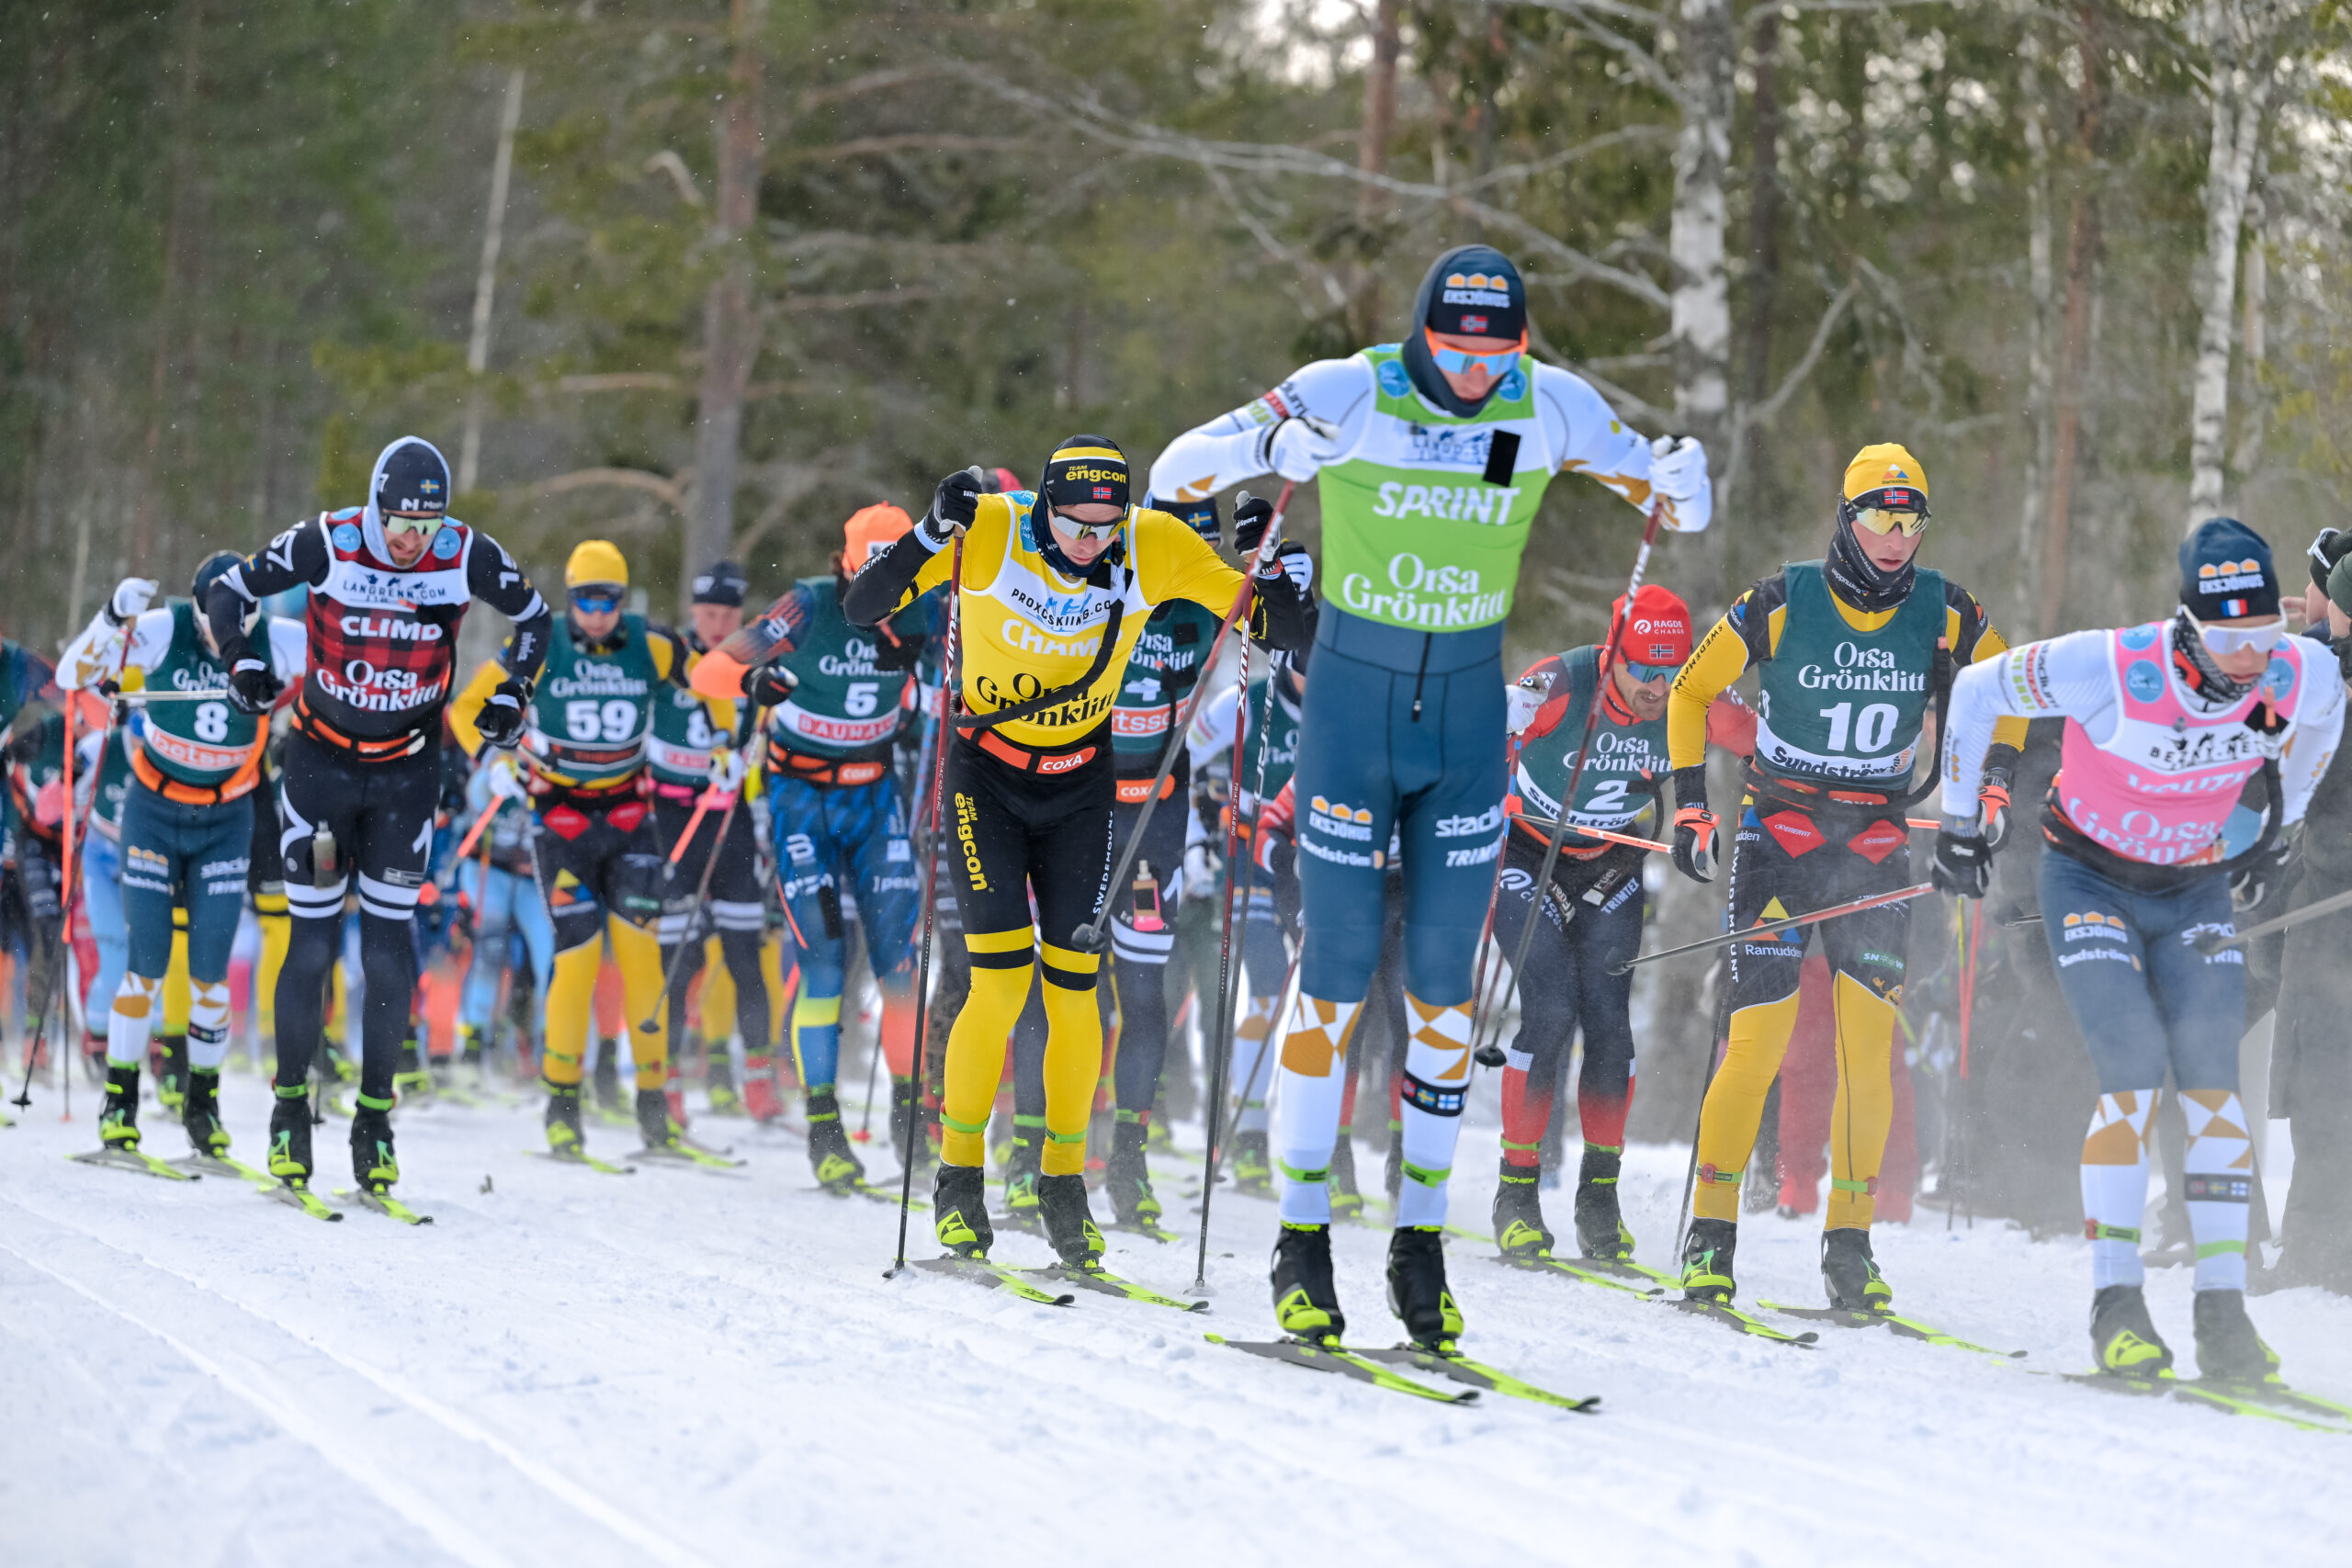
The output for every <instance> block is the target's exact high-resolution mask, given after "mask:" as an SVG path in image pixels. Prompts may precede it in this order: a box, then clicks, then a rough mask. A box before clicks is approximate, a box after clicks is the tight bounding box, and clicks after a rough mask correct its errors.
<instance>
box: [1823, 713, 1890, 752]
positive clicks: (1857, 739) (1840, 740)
mask: <svg viewBox="0 0 2352 1568" xmlns="http://www.w3.org/2000/svg"><path fill="white" fill-rule="evenodd" d="M1821 716H1822V717H1824V718H1826V719H1827V720H1828V721H1829V749H1830V750H1832V751H1843V750H1848V749H1849V748H1848V747H1847V745H1846V741H1847V739H1848V731H1849V728H1850V730H1851V732H1852V735H1851V738H1852V739H1853V742H1854V744H1853V746H1852V748H1851V750H1856V751H1859V752H1860V753H1861V754H1862V755H1863V756H1865V757H1873V756H1876V755H1877V754H1878V753H1879V752H1881V751H1883V750H1886V743H1887V742H1888V741H1890V740H1892V739H1894V721H1895V719H1896V718H1897V717H1898V716H1900V715H1899V713H1898V711H1897V709H1896V708H1895V705H1894V704H1893V703H1872V704H1871V705H1870V706H1868V707H1866V708H1864V709H1863V710H1862V713H1861V717H1860V719H1859V720H1857V719H1856V718H1855V716H1854V705H1853V704H1851V703H1839V704H1838V705H1837V706H1836V707H1834V708H1823V709H1822V710H1821Z"/></svg>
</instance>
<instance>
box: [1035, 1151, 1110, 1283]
mask: <svg viewBox="0 0 2352 1568" xmlns="http://www.w3.org/2000/svg"><path fill="white" fill-rule="evenodd" d="M1037 1213H1038V1214H1039V1216H1040V1217H1041V1218H1043V1219H1044V1221H1045V1222H1046V1240H1047V1241H1049V1242H1051V1243H1053V1246H1054V1251H1055V1252H1056V1253H1057V1254H1058V1255H1060V1258H1061V1260H1062V1267H1063V1268H1065V1269H1100V1268H1102V1267H1103V1233H1102V1232H1101V1231H1099V1230H1097V1229H1095V1227H1094V1216H1093V1215H1092V1214H1090V1213H1087V1210H1086V1178H1085V1177H1084V1176H1082V1175H1080V1174H1079V1173H1078V1172H1076V1171H1073V1172H1071V1173H1070V1174H1069V1175H1068V1176H1040V1177H1039V1178H1037Z"/></svg>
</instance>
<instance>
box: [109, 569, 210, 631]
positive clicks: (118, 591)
mask: <svg viewBox="0 0 2352 1568" xmlns="http://www.w3.org/2000/svg"><path fill="white" fill-rule="evenodd" d="M157 586H158V585H157V583H156V582H155V580H154V579H153V578H150V577H126V578H124V579H123V580H122V581H120V582H118V583H116V584H115V587H114V596H113V597H112V598H110V599H108V600H107V625H108V626H128V625H130V623H131V622H132V621H135V620H137V619H138V618H139V617H140V616H141V615H145V614H146V613H147V606H148V605H150V604H153V603H154V602H155V589H156V587H157ZM203 613H204V607H203V606H202V605H198V606H197V614H198V615H202V614H203Z"/></svg>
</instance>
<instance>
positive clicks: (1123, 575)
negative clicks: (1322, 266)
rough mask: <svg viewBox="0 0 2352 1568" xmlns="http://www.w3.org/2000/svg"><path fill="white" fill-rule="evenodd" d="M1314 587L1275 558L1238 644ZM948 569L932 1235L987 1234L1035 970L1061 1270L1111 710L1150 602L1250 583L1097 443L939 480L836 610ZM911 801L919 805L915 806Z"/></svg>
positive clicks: (1220, 600) (886, 600) (1094, 1059)
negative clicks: (951, 905) (957, 962)
mask: <svg viewBox="0 0 2352 1568" xmlns="http://www.w3.org/2000/svg"><path fill="white" fill-rule="evenodd" d="M1251 507H1253V508H1255V509H1258V512H1257V513H1253V515H1256V514H1259V513H1271V512H1272V508H1271V507H1270V506H1268V505H1267V503H1266V502H1262V501H1260V502H1252V503H1251ZM1243 511H1250V508H1244V509H1243ZM1239 515H1240V513H1237V517H1238V516H1239ZM1261 532H1262V528H1261ZM958 536H960V543H958V544H957V545H956V547H955V548H950V541H951V540H955V539H956V538H957V537H958ZM1311 571H1312V567H1311V566H1310V565H1309V564H1308V558H1307V556H1306V552H1305V551H1304V550H1303V549H1299V548H1298V547H1295V546H1294V547H1290V553H1287V554H1285V555H1283V556H1280V557H1277V558H1275V559H1274V560H1273V561H1272V562H1270V563H1269V565H1268V568H1267V574H1266V575H1264V576H1261V577H1259V578H1257V579H1255V580H1254V581H1253V582H1252V584H1251V585H1252V586H1254V587H1255V590H1256V593H1255V599H1254V603H1253V604H1252V605H1251V607H1250V635H1251V636H1252V637H1257V638H1258V639H1259V640H1260V641H1261V642H1265V643H1268V644H1271V645H1272V646H1273V647H1277V648H1297V647H1303V646H1305V644H1306V639H1307V638H1308V637H1310V636H1311V635H1312V623H1311V621H1310V619H1309V616H1308V614H1307V603H1308V602H1307V600H1306V579H1307V577H1308V575H1309V573H1310V572H1311ZM951 572H954V573H956V574H958V584H957V587H958V592H957V593H956V605H955V612H956V630H955V633H954V635H955V637H956V645H955V646H956V653H955V659H956V676H957V681H958V692H959V694H960V696H961V699H962V700H961V708H960V711H959V713H958V714H957V715H956V719H955V729H956V738H955V740H954V742H953V743H952V744H950V745H948V746H947V747H946V748H945V755H944V759H943V765H944V769H945V779H944V791H945V798H944V820H943V822H942V824H941V831H942V832H944V833H948V834H951V835H953V837H952V840H951V844H952V849H951V851H950V853H949V854H948V856H947V864H948V866H949V867H950V868H951V872H952V874H954V876H955V878H956V905H957V908H958V909H959V911H960V913H961V915H962V917H963V926H964V942H965V946H966V948H967V951H968V953H969V954H970V959H971V965H972V990H971V995H970V997H969V998H968V999H967V1001H966V1002H965V1004H964V1009H963V1011H962V1012H961V1013H960V1014H958V1015H957V1017H956V1025H955V1029H954V1031H953V1032H952V1033H951V1034H950V1035H949V1037H948V1042H947V1063H946V1095H945V1099H944V1104H943V1105H942V1107H941V1113H940V1122H941V1124H942V1126H943V1128H944V1135H943V1138H942V1142H941V1149H940V1167H939V1175H938V1179H937V1183H936V1186H935V1189H934V1196H933V1224H934V1227H935V1229H936V1231H937V1234H938V1236H939V1240H940V1243H941V1245H943V1246H944V1247H948V1248H949V1249H950V1250H951V1251H954V1252H956V1253H960V1254H962V1255H964V1256H967V1257H974V1258H977V1257H982V1256H985V1254H986V1253H987V1251H988V1248H989V1243H990V1242H991V1241H992V1240H993V1239H994V1236H993V1232H992V1231H991V1229H990V1227H989V1216H988V1205H987V1203H986V1201H984V1199H983V1196H982V1186H981V1153H982V1147H981V1145H982V1140H983V1138H984V1136H985V1134H986V1133H987V1128H988V1115H989V1106H990V1104H991V1102H992V1101H993V1100H994V1099H995V1096H996V1089H997V1084H998V1082H999V1081H1000V1080H1001V1077H1002V1076H1003V1072H1004V1051H1005V1041H1006V1037H1007V1036H1008V1035H1009V1034H1010V1033H1011V1032H1012V1026H1013V1022H1014V1021H1015V1020H1016V1019H1018V1018H1019V1017H1020V1014H1021V1009H1022V1004H1023V1002H1024V1001H1025V1000H1026V999H1027V998H1028V995H1029V979H1030V972H1031V970H1032V968H1033V967H1042V968H1043V970H1044V976H1045V1004H1046V1024H1047V1031H1048V1034H1047V1043H1046V1064H1045V1070H1046V1147H1045V1150H1044V1156H1043V1160H1042V1165H1043V1170H1044V1174H1043V1176H1042V1178H1041V1179H1040V1180H1039V1182H1038V1200H1039V1208H1040V1210H1041V1212H1042V1214H1043V1217H1044V1220H1045V1224H1046V1236H1047V1238H1048V1239H1049V1240H1050V1241H1051V1242H1052V1243H1053V1246H1054V1250H1055V1251H1056V1252H1057V1254H1059V1255H1060V1257H1061V1259H1062V1261H1063V1262H1064V1264H1066V1265H1068V1266H1070V1267H1075V1268H1088V1267H1093V1266H1096V1265H1097V1264H1098V1263H1099V1261H1100V1259H1101V1258H1102V1253H1103V1237H1102V1234H1101V1233H1100V1232H1099V1231H1097V1230H1096V1229H1095V1227H1094V1222H1093V1220H1092V1219H1091V1217H1090V1216H1089V1214H1088V1213H1087V1207H1086V1179H1085V1177H1084V1175H1083V1174H1082V1173H1083V1172H1084V1170H1085V1168H1086V1129H1087V1122H1088V1119H1089V1112H1090V1111H1091V1108H1092V1102H1093V1094H1094V1084H1095V1080H1096V1079H1097V1078H1098V1077H1101V1075H1102V1068H1103V1024H1102V1018H1101V1015H1100V1014H1099V1013H1098V1012H1097V1011H1096V1010H1095V996H1094V985H1095V976H1096V970H1097V968H1098V967H1099V965H1100V964H1101V962H1102V959H1101V953H1100V950H1099V949H1100V942H1099V941H1098V942H1096V944H1095V948H1096V950H1095V951H1086V950H1084V949H1082V948H1081V947H1080V946H1078V945H1074V942H1075V941H1076V939H1077V938H1078V936H1079V933H1080V931H1081V929H1082V928H1085V927H1087V926H1089V925H1090V924H1091V922H1092V921H1093V920H1094V919H1095V918H1096V916H1097V914H1098V913H1099V912H1100V910H1101V909H1102V908H1103V900H1104V898H1105V897H1106V895H1107V893H1108V891H1109V883H1110V877H1111V869H1112V863H1113V860H1114V856H1115V855H1116V853H1117V851H1118V848H1119V846H1118V845H1117V844H1116V843H1115V842H1114V834H1113V816H1112V814H1113V809H1114V804H1115V788H1114V785H1115V782H1116V781H1115V776H1114V769H1113V766H1112V755H1111V708H1112V705H1113V704H1114V701H1115V700H1116V698H1117V696H1118V693H1119V684H1120V680H1121V677H1122V676H1123V674H1124V673H1125V670H1126V664H1127V658H1128V655H1129V654H1130V653H1132V652H1133V651H1134V649H1135V644H1136V638H1137V637H1140V636H1141V635H1142V633H1143V628H1144V622H1145V621H1146V620H1147V619H1148V618H1149V616H1150V615H1151V613H1152V610H1153V609H1154V607H1156V606H1158V605H1159V604H1164V603H1166V602H1168V601H1169V600H1171V599H1189V600H1191V601H1192V602H1193V603H1194V604H1200V605H1203V606H1204V607H1205V608H1207V609H1209V610H1212V611H1214V612H1216V614H1217V615H1219V616H1222V615H1225V614H1226V612H1227V611H1228V610H1230V609H1232V608H1233V606H1234V604H1235V601H1236V600H1237V599H1238V597H1239V595H1240V594H1241V592H1243V588H1244V586H1245V580H1244V578H1243V577H1242V575H1241V573H1239V572H1238V571H1236V570H1233V569H1232V568H1231V567H1228V566H1227V565H1226V564H1225V563H1224V562H1223V561H1221V560H1219V559H1218V558H1217V555H1216V550H1215V548H1214V547H1211V546H1210V545H1209V544H1208V543H1207V541H1205V540H1204V539H1203V538H1202V537H1201V536H1199V535H1198V534H1196V533H1194V532H1193V529H1192V528H1191V526H1190V525H1187V524H1185V523H1183V522H1182V521H1181V520H1179V519H1177V518H1175V517H1172V516H1170V515H1169V514H1168V513H1164V512H1155V511H1152V510H1150V509H1148V508H1146V507H1140V506H1136V505H1135V504H1133V503H1132V502H1131V501H1130V499H1129V479H1128V466H1127V459H1126V456H1125V454H1124V453H1123V452H1121V451H1120V450H1119V448H1118V447H1117V446H1114V445H1113V444H1112V443H1111V442H1109V441H1108V440H1105V439H1104V438H1103V437H1102V436H1099V435H1076V436H1072V437H1071V438H1070V439H1069V440H1068V441H1065V442H1063V443H1062V445H1061V446H1059V447H1058V448H1057V450H1056V451H1055V453H1054V455H1053V457H1052V458H1051V459H1050V460H1048V461H1047V463H1046V470H1045V477H1044V479H1043V481H1042V483H1041V484H1040V485H1039V487H1038V491H1035V492H1032V491H1014V492H1012V493H1011V494H1005V495H986V494H982V493H981V491H980V481H979V479H978V478H977V477H976V476H975V475H973V474H972V473H969V472H965V473H957V474H951V475H949V476H948V477H947V478H946V479H943V480H941V481H940V483H939V488H938V491H937V492H936V494H935V495H934V497H933V502H932V506H931V511H930V513H929V514H928V515H926V516H925V517H924V518H923V520H922V522H921V523H919V524H917V525H915V528H914V530H913V531H912V532H911V533H910V534H908V535H906V536H904V537H902V538H901V539H899V542H898V543H897V544H895V545H893V546H891V547H890V548H889V549H888V550H887V551H886V552H884V553H883V554H881V555H879V556H877V557H876V558H874V559H873V560H871V561H869V562H868V563H867V564H866V566H865V570H862V571H860V572H859V573H858V575H857V577H856V578H855V580H854V581H852V582H851V584H850V585H849V588H848V591H847V592H845V593H844V594H843V595H842V614H843V615H846V616H847V617H848V618H849V619H850V621H851V622H853V623H854V624H856V625H861V626H871V625H874V624H875V623H876V622H878V621H880V620H882V619H883V618H884V617H885V616H887V615H890V614H891V613H892V612H894V611H895V610H897V609H899V607H900V606H901V605H904V604H910V603H911V602H912V601H913V599H914V598H915V597H916V596H918V595H920V594H922V593H923V592H927V591H929V590H931V589H933V588H935V587H938V586H939V585H940V584H942V583H944V582H946V581H948V580H949V577H950V574H951ZM922 805H923V808H924V809H925V810H928V809H929V806H930V802H929V799H928V797H927V796H926V798H925V799H924V801H923V803H922ZM1033 895H1034V896H1035V901H1036V915H1035V922H1036V923H1035V928H1033V927H1032V924H1031V914H1030V900H1031V897H1032V896H1033Z"/></svg>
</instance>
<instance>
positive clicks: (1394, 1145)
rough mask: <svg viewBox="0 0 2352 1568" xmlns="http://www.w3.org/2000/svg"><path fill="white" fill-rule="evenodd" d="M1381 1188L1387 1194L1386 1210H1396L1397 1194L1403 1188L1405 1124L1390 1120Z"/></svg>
mask: <svg viewBox="0 0 2352 1568" xmlns="http://www.w3.org/2000/svg"><path fill="white" fill-rule="evenodd" d="M1380 1185H1381V1189H1382V1190H1384V1191H1385V1192H1386V1193H1387V1194H1388V1212H1389V1213H1392V1214H1393V1213H1396V1212H1397V1195H1398V1194H1399V1193H1401V1192H1403V1191H1404V1190H1405V1124H1404V1123H1403V1122H1390V1123H1389V1126H1388V1157H1387V1159H1386V1161H1385V1163H1384V1164H1383V1165H1382V1168H1381V1172H1380Z"/></svg>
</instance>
